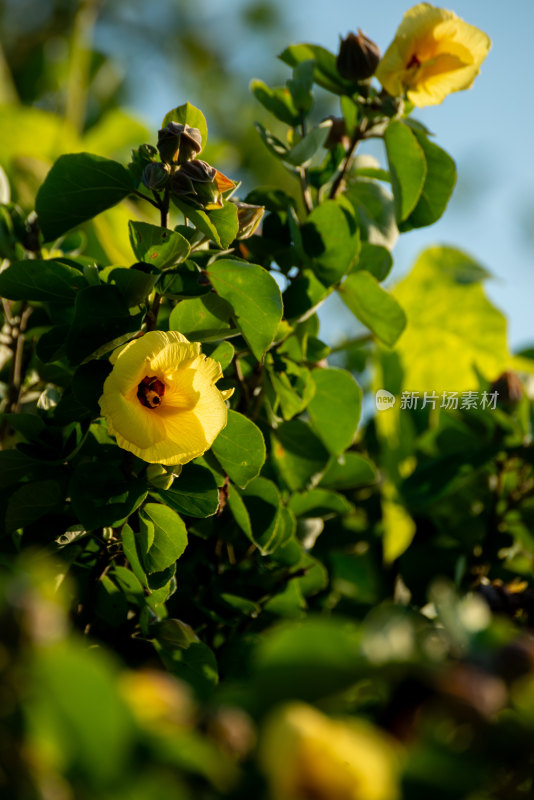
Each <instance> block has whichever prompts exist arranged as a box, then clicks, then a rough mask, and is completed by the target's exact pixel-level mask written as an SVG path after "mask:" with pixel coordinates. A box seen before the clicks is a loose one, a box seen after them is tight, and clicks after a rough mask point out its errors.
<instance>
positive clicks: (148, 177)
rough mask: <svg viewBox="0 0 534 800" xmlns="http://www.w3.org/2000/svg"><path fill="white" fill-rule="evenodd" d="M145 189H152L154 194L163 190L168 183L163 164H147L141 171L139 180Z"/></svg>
mask: <svg viewBox="0 0 534 800" xmlns="http://www.w3.org/2000/svg"><path fill="white" fill-rule="evenodd" d="M141 180H142V181H143V183H144V185H145V186H146V187H147V189H153V190H154V191H156V192H159V191H161V190H162V189H164V188H165V187H166V185H167V183H168V182H169V172H168V169H166V166H165V165H164V164H159V163H157V162H154V163H153V164H147V165H146V167H145V168H144V170H143V176H142V178H141Z"/></svg>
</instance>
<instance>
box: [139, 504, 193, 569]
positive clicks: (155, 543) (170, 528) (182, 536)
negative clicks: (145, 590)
mask: <svg viewBox="0 0 534 800" xmlns="http://www.w3.org/2000/svg"><path fill="white" fill-rule="evenodd" d="M139 525H140V531H141V533H140V542H141V552H142V562H143V565H144V568H145V570H146V572H148V573H153V572H162V571H163V570H165V569H167V567H170V566H172V565H173V564H174V563H175V562H176V561H177V560H178V559H179V558H180V556H181V555H182V553H183V552H184V550H185V548H186V547H187V530H186V527H185V525H184V523H183V521H182V520H181V519H180V517H179V516H178V514H177V513H176V512H175V511H173V510H172V508H168V507H167V506H164V505H161V504H160V503H145V505H144V506H143V508H142V509H141V511H140V512H139Z"/></svg>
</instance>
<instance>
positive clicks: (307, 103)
mask: <svg viewBox="0 0 534 800" xmlns="http://www.w3.org/2000/svg"><path fill="white" fill-rule="evenodd" d="M314 67H315V63H314V61H313V59H310V60H308V61H301V62H300V64H297V66H296V67H295V69H294V70H293V78H291V79H290V80H288V81H287V88H288V89H289V91H290V92H291V97H292V98H293V102H294V104H295V106H296V108H298V109H299V111H303V112H304V113H305V114H308V113H309V111H310V109H311V107H312V106H313V95H312V91H311V90H312V86H313V73H314Z"/></svg>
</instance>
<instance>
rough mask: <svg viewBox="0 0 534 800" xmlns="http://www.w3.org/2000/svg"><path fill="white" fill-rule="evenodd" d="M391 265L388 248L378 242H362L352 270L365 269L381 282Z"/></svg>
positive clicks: (391, 259) (391, 260)
mask: <svg viewBox="0 0 534 800" xmlns="http://www.w3.org/2000/svg"><path fill="white" fill-rule="evenodd" d="M392 266H393V258H392V255H391V253H390V252H389V250H387V249H386V248H385V247H381V246H380V245H378V244H370V243H369V242H362V246H361V250H360V257H359V259H358V263H357V264H355V266H354V267H353V270H352V271H353V272H356V271H357V270H360V269H365V270H366V271H367V272H370V273H371V275H374V276H375V278H376V279H377V281H378V282H379V283H381V282H382V281H383V280H384V279H385V278H387V276H388V275H389V273H390V271H391V267H392Z"/></svg>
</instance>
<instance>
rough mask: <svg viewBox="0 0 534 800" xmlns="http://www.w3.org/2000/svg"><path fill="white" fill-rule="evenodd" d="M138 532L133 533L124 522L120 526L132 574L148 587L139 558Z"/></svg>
mask: <svg viewBox="0 0 534 800" xmlns="http://www.w3.org/2000/svg"><path fill="white" fill-rule="evenodd" d="M138 536H139V534H137V535H136V534H135V533H134V532H133V530H132V528H131V527H130V526H129V525H128V524H127V523H126V524H125V525H123V526H122V528H121V541H122V549H123V551H124V555H125V556H126V558H127V559H128V561H129V564H130V567H131V568H132V572H133V574H134V575H135V576H136V578H137V580H138V581H139V583H140V584H141V585H142V586H144V587H145V589H148V582H147V579H146V574H145V570H144V569H143V565H142V564H141V560H140V558H139V552H138V549H137V543H136V539H137V537H138Z"/></svg>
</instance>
